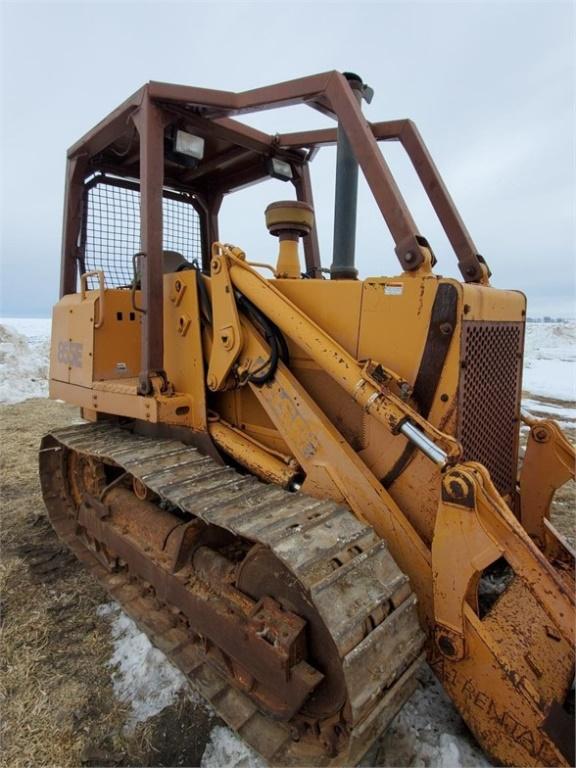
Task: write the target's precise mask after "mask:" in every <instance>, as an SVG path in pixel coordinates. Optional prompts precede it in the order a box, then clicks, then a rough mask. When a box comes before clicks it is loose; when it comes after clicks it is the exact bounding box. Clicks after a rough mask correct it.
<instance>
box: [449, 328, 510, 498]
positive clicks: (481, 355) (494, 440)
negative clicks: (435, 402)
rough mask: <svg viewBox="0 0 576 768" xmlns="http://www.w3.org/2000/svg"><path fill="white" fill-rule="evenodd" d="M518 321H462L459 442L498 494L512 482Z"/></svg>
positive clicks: (465, 453)
mask: <svg viewBox="0 0 576 768" xmlns="http://www.w3.org/2000/svg"><path fill="white" fill-rule="evenodd" d="M523 342H524V324H523V323H494V322H464V323H463V324H462V349H461V360H462V363H463V365H462V371H461V374H460V387H459V408H458V438H459V440H460V441H461V443H462V447H463V449H464V458H465V459H466V460H468V461H479V462H480V463H481V464H484V466H485V467H486V469H487V470H488V471H489V472H490V475H491V477H492V481H493V483H494V485H495V486H496V488H497V489H498V490H499V491H500V493H501V494H503V495H505V494H508V493H511V492H512V491H513V489H514V487H515V484H516V472H517V462H518V417H519V410H520V396H521V384H522V350H523Z"/></svg>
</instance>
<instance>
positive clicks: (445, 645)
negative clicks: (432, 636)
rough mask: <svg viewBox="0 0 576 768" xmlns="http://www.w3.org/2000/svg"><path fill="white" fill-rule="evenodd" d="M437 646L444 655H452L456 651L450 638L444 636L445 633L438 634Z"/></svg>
mask: <svg viewBox="0 0 576 768" xmlns="http://www.w3.org/2000/svg"><path fill="white" fill-rule="evenodd" d="M438 648H440V650H441V651H442V653H443V654H444V655H445V656H454V655H455V653H456V648H454V644H453V643H452V640H450V638H449V637H446V635H440V637H439V638H438Z"/></svg>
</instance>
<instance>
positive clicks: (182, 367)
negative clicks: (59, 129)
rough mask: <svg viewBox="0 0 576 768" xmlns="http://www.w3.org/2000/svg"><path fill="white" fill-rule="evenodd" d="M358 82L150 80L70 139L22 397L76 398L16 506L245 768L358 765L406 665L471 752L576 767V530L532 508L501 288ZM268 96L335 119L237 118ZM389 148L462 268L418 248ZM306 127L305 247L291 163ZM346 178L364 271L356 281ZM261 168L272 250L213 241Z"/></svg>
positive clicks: (534, 429)
mask: <svg viewBox="0 0 576 768" xmlns="http://www.w3.org/2000/svg"><path fill="white" fill-rule="evenodd" d="M371 98H372V91H371V89H370V88H369V87H368V86H366V85H365V84H364V83H363V82H362V80H361V79H360V78H359V77H358V76H356V75H353V74H350V73H347V74H342V73H340V72H327V73H324V74H319V75H314V76H311V77H304V78H301V79H297V80H292V81H288V82H284V83H280V84H277V85H272V86H269V87H263V88H257V89H255V90H250V91H245V92H241V93H232V92H226V91H216V90H208V89H205V88H196V87H188V86H183V85H171V84H167V83H160V82H149V83H148V84H146V85H144V86H143V87H142V88H141V89H140V90H138V91H137V92H136V93H135V94H134V95H133V96H131V97H130V98H129V99H128V100H127V101H125V102H124V103H123V104H121V105H120V106H119V107H118V108H117V109H116V110H115V111H113V112H112V113H111V114H110V115H108V117H106V118H105V119H104V120H103V121H102V122H100V123H99V124H98V125H97V126H96V127H95V128H94V129H93V130H91V131H90V132H88V133H87V134H86V135H85V136H84V137H83V138H82V139H81V140H80V141H79V142H78V143H76V144H75V145H74V146H73V147H72V148H71V149H70V150H69V152H68V161H67V176H66V194H65V211H64V232H63V250H62V265H61V291H60V300H59V302H58V304H56V306H55V308H54V314H53V331H52V348H51V362H50V394H51V397H53V398H59V399H62V400H64V401H66V402H68V403H72V404H75V405H77V406H79V407H80V408H81V413H82V416H83V420H84V422H83V423H82V424H79V425H74V426H71V427H69V428H66V429H60V430H57V431H54V432H51V433H50V434H48V435H46V436H45V437H44V439H43V441H42V445H41V448H40V477H41V483H42V488H43V494H44V499H45V503H46V506H47V508H48V512H49V515H50V519H51V521H52V524H53V526H54V528H55V529H56V531H57V532H58V534H59V536H60V537H61V538H62V540H63V541H64V542H65V543H66V544H67V545H68V546H69V547H70V548H71V549H72V550H73V551H74V552H75V553H76V555H77V556H78V558H79V559H80V560H81V561H82V562H84V563H85V564H86V566H87V567H88V568H89V569H90V571H91V572H92V574H93V575H94V576H95V577H96V578H97V579H98V580H99V581H100V582H101V583H102V584H103V585H104V587H106V588H107V589H108V590H109V592H110V593H111V595H112V596H113V597H114V598H115V599H116V600H117V601H118V602H119V603H120V604H121V605H122V606H123V608H124V609H125V610H126V611H127V612H128V613H129V614H130V615H131V616H133V617H134V619H135V621H136V622H137V623H138V624H139V625H140V626H141V627H142V628H143V629H144V630H145V631H146V632H147V633H148V635H149V636H150V638H151V640H152V641H153V642H154V643H155V644H156V645H157V646H158V647H159V648H161V649H162V650H163V651H164V652H165V653H166V654H167V655H168V657H169V658H170V659H171V660H172V661H173V663H174V664H176V665H177V666H178V667H179V668H180V669H181V670H182V671H183V673H184V674H185V675H186V676H187V678H188V679H189V681H190V683H191V685H192V686H194V687H195V688H196V689H197V690H198V691H199V692H200V693H201V694H202V695H203V696H204V697H205V698H206V699H207V700H208V701H209V702H210V704H211V705H212V707H213V708H214V710H215V711H216V712H217V713H218V714H219V715H220V716H221V717H222V718H223V720H225V721H226V723H228V725H229V726H230V727H231V728H233V729H235V730H236V731H237V732H238V733H239V734H240V736H241V737H242V738H243V739H244V740H245V741H246V742H247V743H248V744H250V745H251V746H252V747H253V748H254V749H255V750H257V751H258V752H259V753H260V754H261V755H262V756H263V757H264V758H265V759H266V760H267V761H268V762H269V763H270V764H274V765H353V764H356V763H357V762H358V761H359V760H361V758H362V757H363V755H365V753H366V751H367V750H368V749H369V748H370V746H371V745H372V744H373V743H374V741H375V740H376V739H377V738H378V736H379V735H380V734H381V733H382V731H383V730H384V729H385V728H386V726H387V725H388V724H389V723H390V721H391V720H392V718H394V716H395V715H396V714H397V712H398V711H399V710H400V709H401V707H402V706H403V704H404V703H405V701H406V700H407V699H408V697H409V696H410V695H411V694H412V692H413V690H414V688H415V684H416V682H415V681H416V678H415V675H416V673H417V671H418V670H419V668H420V665H421V664H422V663H423V662H424V659H426V660H427V662H428V663H429V664H430V666H431V667H432V669H433V671H434V672H435V674H436V675H437V676H438V678H439V680H440V681H441V683H442V685H443V686H444V689H445V690H446V692H447V694H448V695H449V696H450V697H451V698H452V701H453V702H454V705H455V707H456V708H457V709H458V711H459V712H460V713H461V715H462V717H463V718H464V720H465V722H466V723H467V724H468V726H469V727H470V729H471V730H472V732H473V733H474V735H475V737H476V739H477V740H478V742H479V743H480V744H481V745H482V748H483V749H484V750H485V752H486V753H487V755H489V756H490V757H491V758H492V759H493V760H494V761H495V762H497V763H498V764H504V765H510V766H559V765H561V766H567V765H573V761H574V757H573V755H574V751H573V748H574V726H573V720H572V719H571V715H570V701H569V699H570V695H571V691H572V692H573V681H574V628H575V622H574V618H575V610H574V553H573V552H572V551H571V550H570V549H569V547H568V545H567V544H566V542H565V541H563V539H562V538H561V537H560V536H559V534H558V533H557V531H556V530H555V528H554V526H553V525H552V524H551V522H550V505H551V501H552V498H553V496H554V492H555V491H556V490H557V489H558V488H559V487H560V486H561V485H562V484H563V483H565V482H566V481H567V480H568V479H570V478H573V476H574V451H573V448H572V446H571V445H570V443H569V442H568V441H567V439H566V438H565V436H564V435H563V434H562V432H561V430H560V429H559V428H558V426H557V425H556V423H555V422H554V421H551V420H536V419H533V418H532V417H531V416H530V415H529V414H523V413H522V411H521V404H520V397H521V378H522V363H523V342H524V329H525V320H526V300H525V297H524V296H523V294H522V293H520V292H518V291H510V290H500V289H497V288H495V287H493V286H492V285H491V281H490V280H491V272H490V268H489V266H488V263H487V261H486V260H485V259H484V258H483V257H482V256H481V255H479V253H478V251H477V249H476V247H475V245H474V242H473V241H472V238H471V236H470V234H469V233H468V231H467V229H466V227H465V226H464V224H463V222H462V220H461V218H460V216H459V214H458V212H457V210H456V208H455V206H454V203H453V201H452V199H451V197H450V195H449V193H448V191H447V189H446V187H445V185H444V183H443V182H442V179H441V178H440V176H439V173H438V170H437V169H436V167H435V165H434V163H433V161H432V158H431V156H430V154H429V153H428V151H427V149H426V146H425V144H424V142H423V140H422V138H421V136H420V134H419V133H418V130H417V129H416V127H415V126H414V124H413V123H412V122H411V121H410V120H395V121H392V122H372V123H371V122H368V121H367V120H366V119H365V117H364V115H363V110H362V102H363V101H369V100H370V99H371ZM294 104H298V105H302V104H306V105H308V106H310V107H313V108H314V109H316V110H319V111H320V112H322V113H324V114H326V115H328V116H329V117H330V118H332V119H333V121H334V122H333V124H331V127H328V128H324V129H320V130H309V131H301V132H288V133H279V134H275V135H268V134H266V133H263V132H261V131H259V130H256V129H255V128H253V127H251V126H250V125H248V124H247V123H246V122H243V121H242V120H241V119H238V118H239V117H241V116H242V115H244V114H250V113H253V112H258V111H261V110H268V109H272V108H280V107H286V106H289V105H294ZM332 125H333V127H332ZM386 141H398V142H400V143H401V145H402V146H403V148H404V149H405V151H406V153H407V154H408V157H409V159H410V160H411V162H412V163H413V165H414V168H415V170H416V173H417V175H418V177H419V179H420V181H421V183H422V185H423V187H424V190H425V192H426V193H427V195H428V197H429V199H430V202H431V204H432V207H433V209H434V211H435V212H436V214H437V216H438V218H439V220H440V223H441V225H442V227H443V228H444V230H445V232H446V235H447V238H448V241H449V243H450V244H451V247H452V248H453V250H454V253H455V255H456V259H457V261H458V266H459V269H460V271H461V273H462V280H457V279H454V278H449V277H443V276H442V275H441V274H439V273H438V272H437V271H436V256H435V254H434V251H433V249H432V246H431V245H430V244H429V243H428V241H427V240H426V239H425V237H424V236H423V235H421V234H420V233H419V231H418V228H417V226H416V224H415V222H414V220H413V218H412V215H411V213H410V211H409V209H408V207H407V205H406V203H405V201H404V199H403V197H402V195H401V193H400V191H399V189H398V186H397V185H396V182H395V180H394V178H393V176H392V174H391V172H390V169H389V167H388V165H387V163H386V161H385V159H384V156H383V154H382V152H381V150H380V147H379V142H386ZM328 145H335V146H336V191H335V214H334V249H333V253H332V255H331V258H330V260H329V261H330V265H329V266H327V265H326V261H325V262H324V266H322V262H321V260H320V252H319V245H318V242H319V241H318V235H317V229H316V225H315V219H314V201H313V196H312V185H311V176H310V164H311V161H312V160H313V159H314V156H315V155H316V154H317V152H318V150H319V149H321V148H322V147H325V146H328ZM360 171H361V172H362V173H363V175H364V177H365V180H366V182H367V184H368V187H369V188H370V190H371V192H372V195H373V197H374V200H375V202H376V204H377V207H378V209H379V212H380V213H381V214H382V216H383V218H384V221H385V223H386V225H387V227H388V229H389V231H390V233H391V236H392V238H393V240H394V243H395V252H396V256H397V258H398V261H399V264H400V268H399V270H397V271H396V273H395V274H394V275H393V276H391V277H383V276H380V275H378V276H375V277H369V278H366V279H363V280H360V279H358V272H357V270H356V266H355V222H356V199H357V184H358V176H359V172H360ZM270 178H274V179H280V180H283V181H284V182H286V187H285V188H286V190H287V192H286V194H285V195H284V196H283V197H284V199H282V200H280V201H274V200H270V205H268V207H267V208H266V210H265V211H249V210H246V211H245V216H246V217H248V216H250V218H251V221H252V222H253V224H252V226H253V227H264V225H266V227H267V228H268V230H269V232H270V234H271V235H272V236H273V238H275V240H270V241H269V242H270V249H269V251H267V252H266V253H264V252H258V253H249V252H245V251H244V250H242V243H237V244H233V245H232V244H226V243H224V242H221V240H220V237H219V234H218V224H219V212H220V209H221V205H222V203H223V201H224V202H225V201H226V198H227V197H228V196H229V195H231V194H233V193H234V192H235V191H236V190H238V189H241V188H243V187H245V186H247V185H249V184H254V183H256V182H261V181H264V180H267V179H270ZM276 186H278V185H276ZM276 241H277V242H276ZM378 249H379V245H378V243H374V250H375V251H377V250H378ZM522 425H524V427H525V429H526V430H527V431H528V438H527V447H526V452H525V456H524V459H523V462H522V466H521V468H520V469H519V464H520V461H519V435H520V430H521V428H522ZM488 587H490V588H488Z"/></svg>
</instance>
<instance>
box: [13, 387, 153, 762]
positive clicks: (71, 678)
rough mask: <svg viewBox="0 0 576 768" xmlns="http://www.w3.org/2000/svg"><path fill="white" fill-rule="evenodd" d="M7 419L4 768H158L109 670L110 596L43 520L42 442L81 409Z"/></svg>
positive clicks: (27, 406) (51, 409) (52, 408)
mask: <svg viewBox="0 0 576 768" xmlns="http://www.w3.org/2000/svg"><path fill="white" fill-rule="evenodd" d="M1 417H2V423H1V445H0V454H1V459H2V478H3V482H2V498H1V501H2V538H1V545H2V558H1V565H0V588H1V594H2V685H1V689H0V696H1V701H2V756H1V758H0V759H1V764H2V765H5V766H7V767H8V766H9V767H10V768H19V767H20V766H22V767H23V766H78V765H96V764H97V765H114V764H122V765H142V764H149V763H152V764H154V763H156V762H157V760H151V759H150V757H149V756H150V755H152V754H154V736H153V731H154V723H153V722H152V721H150V722H149V723H148V724H147V726H146V727H145V728H144V727H141V728H139V729H137V731H136V732H135V733H134V734H133V735H132V736H126V735H125V734H124V733H123V726H124V723H125V720H126V716H127V711H126V707H125V706H123V705H121V704H120V703H119V702H118V701H117V700H116V698H115V696H114V693H113V690H112V683H111V680H110V675H109V674H108V672H107V670H106V663H107V662H108V660H109V658H110V656H111V654H112V646H111V642H110V632H109V626H108V623H107V621H106V620H105V619H100V618H99V617H98V616H97V613H96V607H97V606H98V605H99V604H100V603H102V602H105V601H106V595H105V593H104V592H103V590H101V589H100V587H98V585H97V584H95V583H94V582H93V581H92V579H91V578H90V577H89V576H88V574H87V573H86V572H85V571H84V569H83V568H82V566H81V565H80V564H79V563H77V562H76V560H75V558H74V557H73V556H72V555H70V554H69V553H68V552H67V551H66V550H65V549H64V547H62V546H61V545H60V543H59V541H58V539H57V538H56V535H55V534H54V533H53V531H52V529H51V527H50V525H49V523H48V522H47V519H46V517H45V511H44V505H43V502H42V497H41V494H40V487H39V481H38V477H37V450H38V443H39V440H40V436H41V435H42V434H43V433H44V432H46V431H48V429H49V428H53V427H57V426H64V425H66V424H69V423H71V422H72V421H74V420H76V419H77V411H76V410H75V409H73V408H70V407H69V406H66V405H63V404H59V403H53V402H50V401H46V400H38V401H28V402H26V403H21V404H18V405H14V406H5V407H3V408H2V409H1Z"/></svg>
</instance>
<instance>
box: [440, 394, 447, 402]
mask: <svg viewBox="0 0 576 768" xmlns="http://www.w3.org/2000/svg"><path fill="white" fill-rule="evenodd" d="M440 400H442V402H443V403H447V402H448V395H447V394H446V393H444V394H443V395H440Z"/></svg>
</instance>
